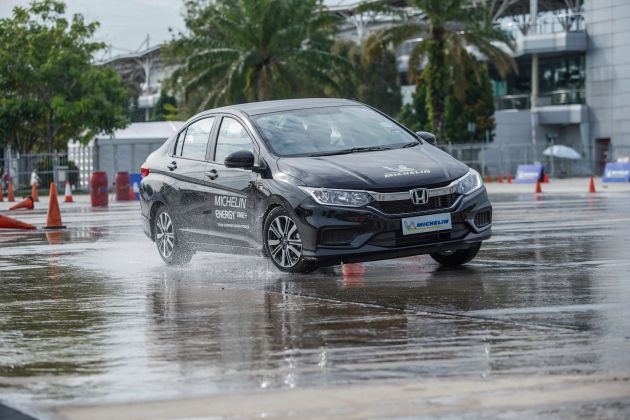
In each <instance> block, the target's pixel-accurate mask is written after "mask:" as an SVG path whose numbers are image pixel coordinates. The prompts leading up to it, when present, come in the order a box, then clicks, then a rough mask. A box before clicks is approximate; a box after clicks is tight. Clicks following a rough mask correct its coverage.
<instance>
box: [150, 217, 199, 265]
mask: <svg viewBox="0 0 630 420" xmlns="http://www.w3.org/2000/svg"><path fill="white" fill-rule="evenodd" d="M154 223H155V244H156V245H157V249H158V253H159V254H160V257H162V259H163V260H164V262H165V263H166V264H168V265H182V264H186V263H188V262H189V261H190V260H191V258H192V256H193V254H194V252H193V251H192V250H191V249H190V248H189V247H188V246H187V245H186V244H185V243H183V242H182V241H181V240H180V239H179V238H178V235H177V230H176V229H175V224H174V222H173V218H172V217H171V214H170V213H169V211H168V209H167V208H166V207H160V209H159V210H158V212H157V214H156V215H155V221H154Z"/></svg>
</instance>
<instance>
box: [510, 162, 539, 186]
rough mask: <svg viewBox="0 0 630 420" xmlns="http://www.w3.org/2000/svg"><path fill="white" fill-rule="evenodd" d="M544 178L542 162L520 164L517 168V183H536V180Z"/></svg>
mask: <svg viewBox="0 0 630 420" xmlns="http://www.w3.org/2000/svg"><path fill="white" fill-rule="evenodd" d="M542 180H543V166H542V164H541V163H534V164H531V165H518V169H517V170H516V179H514V182H515V183H517V184H535V183H536V181H542Z"/></svg>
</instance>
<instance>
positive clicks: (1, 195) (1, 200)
mask: <svg viewBox="0 0 630 420" xmlns="http://www.w3.org/2000/svg"><path fill="white" fill-rule="evenodd" d="M3 201H4V194H3V193H2V181H0V203H2V202H3Z"/></svg>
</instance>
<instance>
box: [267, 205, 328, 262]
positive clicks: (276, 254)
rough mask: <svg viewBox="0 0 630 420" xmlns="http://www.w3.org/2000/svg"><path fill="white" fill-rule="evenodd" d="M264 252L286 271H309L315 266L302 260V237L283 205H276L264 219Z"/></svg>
mask: <svg viewBox="0 0 630 420" xmlns="http://www.w3.org/2000/svg"><path fill="white" fill-rule="evenodd" d="M263 234H264V240H265V254H266V255H267V256H268V257H269V259H270V260H271V261H272V262H273V264H274V265H275V266H276V267H277V268H278V269H280V270H281V271H285V272H288V273H309V272H311V271H313V270H315V269H316V268H317V266H316V265H315V264H313V263H312V262H310V261H306V260H304V256H303V255H302V238H301V236H300V231H299V229H298V226H297V224H296V223H295V221H294V220H293V219H292V218H291V215H290V214H289V212H288V211H287V210H286V209H284V208H283V207H276V208H274V209H273V210H271V211H270V212H269V215H267V218H266V219H265V226H264V230H263Z"/></svg>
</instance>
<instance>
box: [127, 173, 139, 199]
mask: <svg viewBox="0 0 630 420" xmlns="http://www.w3.org/2000/svg"><path fill="white" fill-rule="evenodd" d="M129 178H130V180H131V182H129V186H130V187H131V188H133V185H134V184H137V185H138V188H139V187H140V182H141V181H142V175H141V174H140V173H138V172H132V173H130V174H129ZM134 195H135V197H136V200H139V199H140V193H139V192H136V193H135V194H134Z"/></svg>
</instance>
